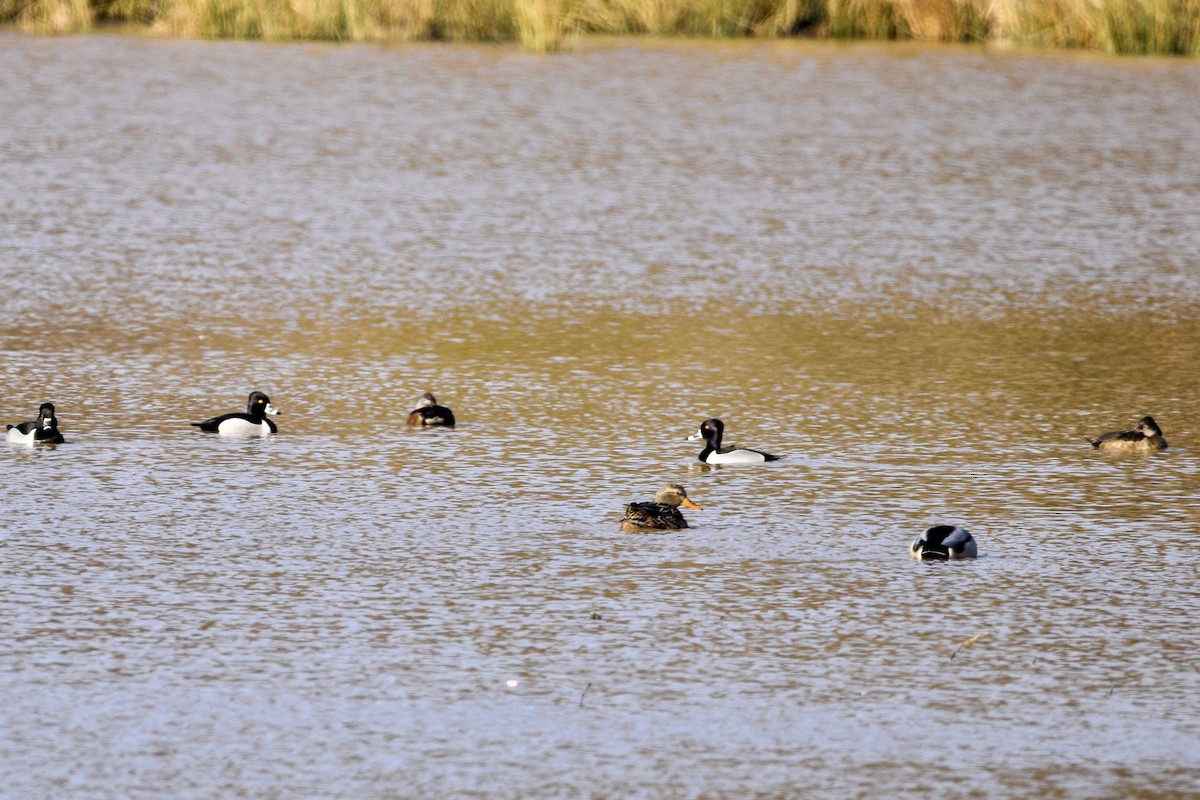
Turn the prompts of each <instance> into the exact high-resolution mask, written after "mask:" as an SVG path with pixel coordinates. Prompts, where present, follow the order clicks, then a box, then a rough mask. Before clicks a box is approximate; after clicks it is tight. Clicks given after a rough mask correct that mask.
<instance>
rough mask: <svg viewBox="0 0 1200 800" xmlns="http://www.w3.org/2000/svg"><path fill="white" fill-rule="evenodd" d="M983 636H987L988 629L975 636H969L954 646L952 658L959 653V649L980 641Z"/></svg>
mask: <svg viewBox="0 0 1200 800" xmlns="http://www.w3.org/2000/svg"><path fill="white" fill-rule="evenodd" d="M983 636H987V631H984V632H983V633H977V634H975V635H974V636H968V637H967V638H966V639H963V643H962V644H960V645H959V646H958V647H956V648H954V652H953V653H951V654H950V660H951V661H953V660H954V657H955V656H956V655H958V651H959V650H962V649H963V648H964V647H966V646H967V645H972V644H975V643H976V642H977V641H979V639H980V637H983Z"/></svg>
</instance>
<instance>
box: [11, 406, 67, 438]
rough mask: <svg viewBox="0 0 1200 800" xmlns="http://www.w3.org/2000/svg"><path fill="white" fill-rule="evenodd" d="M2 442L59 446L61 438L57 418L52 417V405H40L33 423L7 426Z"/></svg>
mask: <svg viewBox="0 0 1200 800" xmlns="http://www.w3.org/2000/svg"><path fill="white" fill-rule="evenodd" d="M4 441H6V442H14V443H16V444H35V443H45V444H61V443H62V441H63V437H62V434H61V433H59V432H58V417H56V416H54V404H53V403H42V405H41V407H40V408H38V418H37V419H36V420H34V421H33V422H22V423H20V424H19V425H9V426H8V433H6V434H5V436H4Z"/></svg>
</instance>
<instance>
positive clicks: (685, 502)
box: [621, 483, 700, 531]
mask: <svg viewBox="0 0 1200 800" xmlns="http://www.w3.org/2000/svg"><path fill="white" fill-rule="evenodd" d="M680 506H683V507H684V508H700V505H699V504H698V503H693V502H692V501H691V500H690V499H689V498H688V496H687V491H686V490H685V489H684V488H683V487H682V486H680V485H679V484H678V483H672V484H668V485H667V486H664V487H663V488H661V489H659V490H658V491H657V492H655V493H654V502H653V503H630V504H629V505H627V506H625V516H624V517H622V518H621V530H623V531H678V530H682V529H683V528H686V527H687V526H688V524H687V520H685V519H684V518H683V512H681V511H680V510H679V507H680Z"/></svg>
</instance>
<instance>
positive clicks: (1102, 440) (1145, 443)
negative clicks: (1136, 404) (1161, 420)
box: [1091, 416, 1167, 453]
mask: <svg viewBox="0 0 1200 800" xmlns="http://www.w3.org/2000/svg"><path fill="white" fill-rule="evenodd" d="M1091 442H1092V447H1094V448H1096V449H1097V450H1105V451H1107V452H1111V453H1154V452H1157V451H1159V450H1166V449H1167V440H1166V439H1164V438H1163V435H1162V429H1160V428H1159V427H1158V423H1157V422H1155V421H1154V417H1149V416H1147V417H1142V418H1141V419H1140V420H1138V424H1137V427H1135V428H1134V429H1133V430H1131V431H1113V432H1112V433H1106V434H1104V435H1103V436H1100V437H1099V438H1096V439H1092V440H1091Z"/></svg>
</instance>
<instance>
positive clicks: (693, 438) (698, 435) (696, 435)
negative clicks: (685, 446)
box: [687, 431, 704, 442]
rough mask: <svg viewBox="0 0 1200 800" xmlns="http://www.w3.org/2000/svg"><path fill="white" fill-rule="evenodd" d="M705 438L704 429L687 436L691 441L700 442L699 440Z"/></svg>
mask: <svg viewBox="0 0 1200 800" xmlns="http://www.w3.org/2000/svg"><path fill="white" fill-rule="evenodd" d="M703 439H704V431H696V432H695V433H693V434H692V435H691V436H689V437H688V438H687V440H688V441H689V442H699V441H703Z"/></svg>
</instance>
